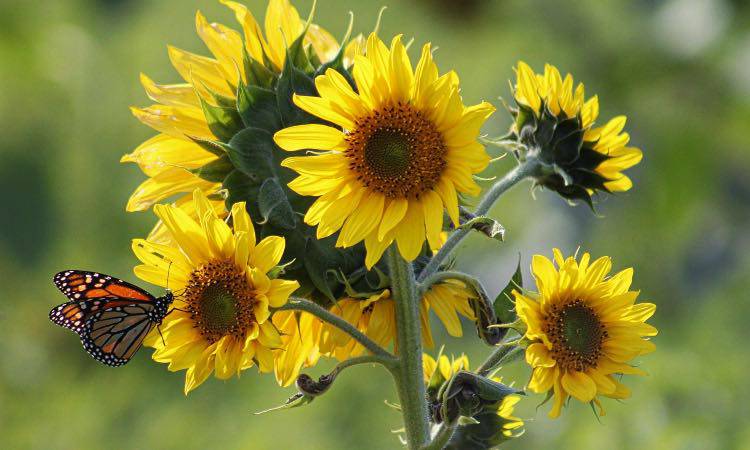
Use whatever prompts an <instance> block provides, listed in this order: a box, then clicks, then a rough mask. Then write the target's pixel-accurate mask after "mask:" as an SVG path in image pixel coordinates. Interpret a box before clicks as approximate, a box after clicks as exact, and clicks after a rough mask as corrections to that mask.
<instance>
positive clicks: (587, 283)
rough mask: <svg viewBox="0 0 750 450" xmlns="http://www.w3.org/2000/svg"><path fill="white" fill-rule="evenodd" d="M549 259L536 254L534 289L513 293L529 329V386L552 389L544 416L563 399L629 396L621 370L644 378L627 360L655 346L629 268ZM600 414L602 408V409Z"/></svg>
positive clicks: (649, 307)
mask: <svg viewBox="0 0 750 450" xmlns="http://www.w3.org/2000/svg"><path fill="white" fill-rule="evenodd" d="M554 255H555V258H554V259H555V262H556V263H557V268H555V266H554V265H553V263H552V262H551V261H550V260H549V259H547V258H546V257H544V256H541V255H535V256H534V258H533V260H532V272H533V274H534V278H535V279H536V283H537V287H538V289H539V293H536V294H535V293H520V292H518V291H514V292H513V295H514V297H515V300H516V312H517V313H518V317H519V319H520V320H522V321H523V322H524V323H525V325H526V327H527V329H526V334H525V338H526V339H527V340H528V347H527V348H526V362H527V363H528V364H529V365H530V366H531V367H532V369H533V372H532V377H531V381H530V382H529V389H531V390H532V391H534V392H550V393H551V397H553V398H554V403H553V407H552V410H551V412H550V417H557V416H559V414H560V410H561V408H562V406H563V405H564V404H565V402H566V401H567V399H568V398H569V397H573V398H576V399H578V400H580V401H582V402H585V403H589V402H593V403H595V404H596V405H598V406H599V407H600V410H601V404H600V402H599V399H598V398H597V397H598V396H605V397H611V398H617V399H622V398H627V397H629V396H630V391H629V390H628V389H627V388H626V387H625V385H623V384H622V383H621V382H620V376H619V375H621V374H636V375H643V374H644V372H643V371H642V370H641V369H638V368H636V367H633V366H631V365H630V364H629V362H630V361H631V360H632V359H633V358H635V357H637V356H639V355H642V354H645V353H649V352H651V351H653V350H654V349H655V346H654V344H653V342H651V341H650V340H649V337H651V336H655V335H656V333H657V331H656V328H654V327H653V326H651V325H648V324H646V323H645V322H646V320H647V319H648V318H649V317H651V316H652V315H653V314H654V311H655V309H656V306H655V305H654V304H652V303H638V304H636V303H635V300H636V298H637V297H638V292H637V291H631V290H630V284H631V281H632V278H633V271H632V269H626V270H623V271H622V272H619V273H617V274H616V275H614V276H612V277H609V275H608V274H609V272H610V270H611V268H612V262H611V261H610V259H609V258H608V257H601V258H599V259H597V260H596V261H593V262H592V261H591V257H590V255H589V254H588V253H584V254H583V256H582V257H581V260H580V261H576V259H575V258H573V257H568V258H565V257H563V255H562V253H561V252H560V251H559V250H557V249H555V250H554ZM602 414H603V412H602Z"/></svg>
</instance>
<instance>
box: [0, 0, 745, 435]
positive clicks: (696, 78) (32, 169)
mask: <svg viewBox="0 0 750 450" xmlns="http://www.w3.org/2000/svg"><path fill="white" fill-rule="evenodd" d="M386 3H387V5H388V6H389V10H388V11H387V12H386V14H385V17H384V21H383V28H382V29H383V34H384V35H386V36H389V35H392V34H394V33H404V34H406V35H407V36H413V37H414V38H415V39H416V41H415V42H417V43H421V42H424V41H427V40H430V41H432V42H433V43H434V44H435V45H436V46H438V47H439V50H438V52H437V61H438V64H439V66H440V67H441V69H443V70H447V69H448V68H455V69H456V70H457V71H458V73H459V75H460V76H461V81H462V86H463V92H464V96H465V100H466V101H467V103H475V102H477V101H479V100H482V99H486V100H489V101H492V102H494V103H495V104H496V105H498V106H500V105H501V103H500V102H499V101H498V97H499V96H504V97H505V98H508V97H509V92H508V79H509V78H511V77H512V76H513V71H512V66H513V65H514V64H515V62H516V61H517V60H518V59H521V58H522V59H524V60H526V61H527V62H529V63H531V64H532V66H533V67H534V68H536V69H538V70H541V68H542V66H543V64H544V63H545V62H550V63H553V64H556V65H558V67H560V69H561V70H562V71H570V72H572V73H573V74H574V76H575V77H576V80H579V79H580V80H582V81H584V82H585V84H586V88H587V92H588V93H590V94H593V93H597V94H599V96H600V102H601V105H602V116H603V118H609V117H612V116H614V115H617V114H626V115H627V116H628V117H629V123H628V128H627V129H628V131H630V133H631V135H632V142H633V143H634V145H637V146H639V147H641V148H642V149H643V150H644V154H645V158H644V161H643V163H642V164H641V165H639V166H638V167H637V168H635V170H632V171H631V172H629V173H630V174H632V177H633V178H634V181H635V188H634V189H633V190H631V191H629V192H627V193H626V194H621V195H617V196H613V197H610V198H607V199H605V201H604V202H602V203H600V212H601V216H602V217H599V218H597V217H595V216H593V215H592V214H591V213H590V212H589V211H588V209H587V208H586V207H585V206H579V207H576V208H570V207H568V206H567V205H566V204H565V203H564V202H563V201H562V200H560V199H559V198H557V197H555V196H554V195H552V194H551V193H549V192H537V193H536V199H534V198H532V196H531V195H530V192H529V186H530V185H529V184H524V185H522V186H519V187H517V188H516V189H515V190H513V191H512V192H511V194H509V195H507V196H506V197H504V198H503V199H502V200H501V201H500V203H498V205H497V207H496V210H495V212H496V216H497V217H498V218H500V220H501V221H502V222H503V223H504V224H505V225H506V227H507V228H508V235H507V238H508V240H507V242H506V243H504V244H497V245H494V244H491V245H490V244H488V243H487V242H486V241H484V240H482V239H481V238H474V239H473V240H472V241H471V242H470V243H469V244H468V245H467V246H466V247H465V248H463V249H462V252H461V254H460V256H459V265H460V266H461V267H462V268H463V269H465V270H472V271H475V272H477V273H478V274H480V275H481V277H482V278H483V279H484V280H485V281H486V282H487V284H488V286H489V289H490V290H491V292H493V293H494V292H497V291H498V290H499V289H500V288H501V286H502V285H503V284H504V283H505V282H506V280H507V278H508V277H509V275H510V274H511V272H512V271H513V268H514V265H515V261H516V258H517V254H518V252H521V253H522V255H523V261H524V265H525V266H528V262H529V259H530V257H531V255H532V254H533V253H535V252H536V253H539V252H541V253H544V254H548V255H549V254H550V253H551V248H552V247H553V246H559V247H561V248H562V249H563V250H564V251H566V252H567V253H570V252H573V251H575V249H576V248H577V247H578V246H579V245H580V246H582V247H583V248H584V249H588V250H590V251H592V252H593V253H594V255H603V254H606V255H610V256H612V257H613V258H614V261H615V266H616V268H618V269H622V268H625V267H629V266H634V267H635V268H636V277H635V286H636V288H639V289H641V290H642V294H641V298H642V299H643V300H651V301H654V302H655V303H657V304H658V308H659V309H658V311H657V314H656V316H655V317H654V318H653V319H652V322H653V323H654V324H655V325H656V326H657V327H658V328H659V330H660V334H659V336H658V337H657V338H656V343H657V346H658V351H657V352H656V353H654V354H651V355H648V356H646V357H643V358H641V359H640V360H639V364H640V365H641V366H642V367H643V368H645V369H646V370H647V371H648V372H649V373H650V376H649V377H647V378H642V379H639V378H636V377H630V378H629V379H628V380H627V381H626V383H627V384H628V385H629V386H630V387H632V389H633V397H632V398H631V399H629V400H627V401H624V402H622V403H617V402H615V401H605V407H606V408H607V411H608V415H607V416H606V417H604V418H603V419H602V420H601V423H599V422H598V421H597V420H596V418H595V417H594V416H593V414H592V413H591V411H590V409H589V408H588V406H586V405H580V404H577V403H573V404H572V406H571V407H570V408H569V409H568V410H566V411H565V412H564V414H563V416H562V418H561V419H559V420H556V421H550V420H549V419H547V417H546V412H547V410H548V407H547V406H545V407H543V408H541V409H540V410H539V411H537V410H536V406H537V404H538V403H539V402H540V401H541V400H542V397H541V396H530V397H528V398H527V399H525V400H524V401H523V402H522V403H521V404H520V406H519V408H518V409H517V412H518V415H519V416H520V417H522V418H524V419H526V420H527V422H528V423H527V432H526V435H525V436H523V437H522V438H521V439H519V440H517V441H515V442H513V443H511V444H509V445H507V448H515V449H522V448H544V449H547V448H563V449H601V448H608V449H635V448H657V449H701V450H703V449H747V448H750V427H748V426H747V425H748V423H747V418H748V417H750V406H749V405H750V383H748V382H747V371H748V369H750V351H748V350H747V349H746V348H745V345H747V341H748V338H750V332H749V331H748V325H747V324H748V317H750V303H749V302H748V292H749V291H750V279H749V278H748V274H749V273H750V271H749V269H750V257H748V254H750V237H749V236H750V235H749V234H748V227H749V225H750V220H749V219H750V176H749V175H748V174H750V151H749V148H750V136H749V133H748V128H749V126H750V27H748V23H750V5H748V3H747V2H744V1H740V0H737V1H727V0H670V1H665V2H661V1H656V0H650V1H649V0H637V1H626V0H622V1H614V0H586V1H577V2H557V1H552V0H549V1H536V0H532V1H527V0H513V1H501V0H496V1H489V0H486V1H483V0H461V1H456V0H412V1H407V0H390V1H387V2H386ZM249 4H250V6H251V8H252V9H253V11H255V12H256V15H257V16H259V17H262V16H263V11H264V10H265V2H262V1H260V0H252V1H250V2H249ZM310 4H311V1H309V0H301V1H298V2H296V5H297V6H298V7H299V9H300V11H301V12H302V15H303V16H305V15H306V14H307V11H309V7H310ZM380 6H381V2H379V1H377V2H376V1H369V0H368V1H362V0H359V1H356V2H354V1H344V0H320V1H319V8H318V9H319V11H318V13H317V19H316V21H317V22H318V23H320V24H322V25H323V26H325V27H326V28H328V29H329V30H331V31H332V32H334V34H335V35H337V36H341V35H342V34H343V32H344V30H345V28H346V24H347V12H348V11H349V10H352V11H353V12H354V13H355V18H356V22H355V29H356V30H357V31H363V32H367V31H368V30H370V29H372V26H373V25H374V22H375V17H376V14H377V11H378V9H379V7H380ZM196 9H200V10H202V11H203V12H204V13H205V14H206V15H207V16H208V17H209V19H210V20H214V21H220V22H223V23H226V24H232V25H233V26H234V20H233V17H232V16H231V15H230V13H229V12H228V11H227V10H226V9H225V8H223V7H222V6H221V5H219V4H218V2H214V1H209V0H206V1H195V2H193V1H178V0H159V1H155V0H108V1H107V0H99V1H96V0H56V1H52V2H29V1H25V0H2V2H0V129H2V133H1V134H0V192H2V198H3V201H2V212H1V213H0V236H1V237H0V274H2V287H1V288H0V330H1V333H2V339H0V353H1V354H2V357H0V447H3V448H9V449H15V448H24V449H25V448H30V449H37V448H38V449H97V448H119V449H126V448H127V449H130V448H132V449H144V448H154V449H157V448H158V449H173V448H174V449H185V448H196V449H199V448H226V449H234V448H253V449H272V448H283V449H286V448H290V449H295V448H305V449H347V448H363V449H385V448H397V447H398V444H397V440H396V437H395V435H394V434H392V433H391V432H390V431H391V430H395V429H397V428H399V427H400V426H401V425H400V416H399V414H398V413H397V412H395V411H393V410H391V409H390V408H389V407H388V406H386V404H385V403H384V400H389V401H391V402H395V401H397V400H396V398H395V391H394V388H393V386H392V383H391V380H390V378H389V376H388V375H387V374H386V372H385V371H383V370H381V369H379V368H367V367H358V368H355V369H352V370H351V372H347V373H345V374H344V375H343V376H341V377H340V379H339V381H337V383H336V385H335V386H334V388H333V389H332V390H331V391H330V393H328V394H326V395H325V396H324V397H323V398H321V399H320V400H319V401H316V402H315V403H314V404H312V405H310V406H308V407H306V408H301V409H295V410H292V411H287V412H281V413H275V414H269V415H263V416H255V415H253V414H252V412H253V411H258V410H261V409H265V408H267V407H270V406H274V405H276V404H279V403H280V402H282V401H283V400H284V399H285V398H286V397H287V396H289V395H291V394H292V390H291V389H286V390H283V389H280V388H278V387H277V386H275V383H274V382H273V380H272V377H270V376H263V377H261V376H258V375H257V374H256V373H255V372H254V370H248V371H246V372H245V373H244V375H243V376H242V378H241V379H239V380H231V381H229V382H221V381H218V380H215V379H210V380H209V381H208V382H206V383H205V384H204V385H203V386H201V387H200V388H199V389H198V390H197V391H195V392H194V393H192V394H191V395H190V396H189V397H187V398H186V397H185V396H184V395H183V393H182V383H183V373H182V372H180V373H179V374H173V373H170V372H168V371H167V370H166V367H165V366H164V365H161V364H155V363H153V362H151V360H150V358H149V351H147V350H146V351H142V352H140V354H139V355H138V356H137V357H136V358H135V360H134V361H133V362H132V363H131V364H129V365H128V366H127V367H125V368H121V369H117V370H115V369H110V368H107V367H104V366H102V365H100V364H98V363H96V362H95V361H94V360H92V359H91V358H89V357H88V356H87V355H86V354H85V353H84V352H83V351H82V350H81V349H80V345H79V343H78V339H77V338H76V337H75V336H74V335H73V334H71V333H69V332H67V331H65V330H63V329H60V328H58V327H55V326H53V325H52V324H51V323H50V322H49V321H48V320H47V312H48V311H49V309H50V308H51V307H52V306H54V305H56V304H58V303H62V301H63V300H64V297H63V296H62V295H60V293H59V292H57V290H56V289H55V288H54V286H53V285H52V283H51V281H50V280H51V276H52V274H53V273H55V272H57V271H58V270H62V269H65V268H89V269H96V270H99V271H105V272H108V273H111V274H114V275H117V276H121V277H124V278H126V279H129V280H134V276H133V275H132V266H133V265H134V263H135V258H134V257H133V256H132V254H131V252H130V250H129V241H130V239H131V238H133V237H141V236H144V235H145V234H146V233H147V232H148V230H149V228H150V227H151V225H152V224H153V222H154V217H153V216H152V215H151V213H138V214H126V213H125V211H124V205H125V202H126V200H127V198H128V196H129V194H130V192H131V191H132V190H133V189H134V188H135V187H136V185H137V184H138V183H140V181H142V180H143V176H142V175H141V174H140V173H139V172H138V170H137V168H136V167H134V166H132V165H128V166H123V165H120V164H119V163H118V161H119V158H120V157H121V155H122V154H124V153H126V152H129V151H130V150H131V149H132V148H134V147H135V146H136V145H138V144H139V143H140V142H142V141H143V140H145V139H146V138H148V137H150V136H152V135H153V134H154V132H153V131H152V130H150V129H148V128H147V127H145V126H143V125H141V124H139V123H138V122H137V121H136V120H135V119H134V118H133V117H132V116H131V115H130V112H129V111H128V106H129V105H147V104H149V101H148V100H147V99H146V97H145V95H144V94H143V92H142V89H141V87H140V85H139V83H138V74H139V72H140V71H143V72H146V73H147V74H148V75H150V76H151V77H153V78H154V79H156V80H157V81H161V82H177V81H178V77H177V74H176V73H175V72H174V71H173V70H172V69H171V67H170V66H169V61H168V58H167V54H166V45H167V44H168V43H169V44H174V45H176V46H178V47H181V48H185V49H188V50H192V51H196V52H199V53H204V54H205V53H207V51H206V50H205V49H204V48H203V46H202V44H201V42H200V40H199V39H198V37H197V36H196V35H195V33H194V25H193V24H194V14H195V10H196ZM420 46H421V44H420V45H418V46H417V48H418V47H420ZM412 53H414V49H412ZM509 123H510V121H509V118H508V115H507V114H505V113H504V111H502V109H501V110H500V111H498V113H497V114H496V115H495V116H494V117H493V118H492V119H491V121H490V123H489V124H488V126H487V128H486V130H485V131H486V132H487V133H490V134H492V135H499V134H502V133H503V132H504V130H506V129H507V127H508V125H509ZM511 164H512V162H511V161H510V158H509V159H508V160H506V161H502V162H500V163H498V164H497V165H496V166H495V168H494V169H492V170H493V171H494V172H496V173H495V174H497V175H500V174H502V173H503V172H504V171H506V170H508V168H509V167H511ZM527 279H528V274H527ZM155 292H158V290H155ZM465 329H466V337H465V338H463V339H452V338H448V337H446V336H445V334H444V332H442V331H441V328H440V326H439V325H437V324H436V325H435V334H436V340H438V339H437V338H439V337H440V336H441V335H442V336H443V339H442V340H443V341H444V342H445V343H446V346H447V347H446V351H447V352H448V353H459V352H462V351H464V352H466V353H468V354H469V355H470V357H471V359H472V361H473V362H474V363H479V362H480V360H481V359H482V358H483V356H484V355H485V354H487V352H488V349H487V348H485V347H483V346H482V345H481V344H480V343H479V342H478V340H477V339H476V338H475V336H474V332H473V331H472V329H471V327H470V326H467V327H465ZM326 367H328V366H327V365H325V364H324V365H322V367H318V368H316V369H315V370H314V371H313V373H316V374H317V373H320V372H322V370H323V369H324V368H326ZM503 374H504V376H505V378H506V380H517V383H518V384H520V385H523V384H524V383H525V382H526V380H527V377H528V371H527V370H526V369H525V368H524V367H523V366H522V365H521V364H518V365H516V366H511V367H509V368H507V370H504V372H503Z"/></svg>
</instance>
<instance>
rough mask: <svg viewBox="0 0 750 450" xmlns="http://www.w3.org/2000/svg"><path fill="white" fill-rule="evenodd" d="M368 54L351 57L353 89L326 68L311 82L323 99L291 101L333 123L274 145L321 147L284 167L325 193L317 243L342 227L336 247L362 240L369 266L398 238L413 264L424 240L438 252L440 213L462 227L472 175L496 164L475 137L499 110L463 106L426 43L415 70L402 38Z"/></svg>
mask: <svg viewBox="0 0 750 450" xmlns="http://www.w3.org/2000/svg"><path fill="white" fill-rule="evenodd" d="M365 51H366V55H357V56H356V57H355V59H354V67H353V78H354V80H355V82H356V88H355V89H353V88H352V87H351V86H350V85H349V83H348V82H347V81H346V78H344V76H343V75H341V74H340V73H339V72H337V71H335V70H328V71H326V73H325V74H324V75H321V76H319V77H317V78H316V79H315V86H316V87H317V91H318V93H319V94H320V97H314V96H299V95H295V96H294V103H295V104H296V105H297V106H298V107H300V108H301V109H303V110H305V111H307V112H309V113H310V114H312V115H315V116H317V117H319V118H321V119H324V120H326V121H328V122H330V123H331V124H332V125H319V124H306V125H297V126H292V127H289V128H285V129H283V130H281V131H279V132H277V133H276V134H275V136H274V139H275V141H276V143H277V144H278V145H279V146H280V147H281V148H283V149H284V150H287V151H297V150H302V149H314V150H322V151H324V153H322V154H317V155H314V156H295V157H290V158H287V159H285V160H284V161H283V162H282V165H283V166H285V167H289V168H291V169H293V170H294V171H296V172H298V173H299V177H297V178H296V179H295V180H293V181H292V182H291V183H289V187H290V188H291V189H292V190H294V191H296V192H297V193H299V194H300V195H308V196H317V197H319V198H318V199H317V200H316V201H315V203H314V204H313V205H312V206H311V207H310V209H309V210H308V211H307V214H306V215H305V222H306V223H308V224H310V225H317V226H318V228H317V235H318V238H323V237H326V236H330V235H332V234H334V233H336V232H337V231H339V230H340V234H339V236H338V240H337V243H336V244H337V246H339V247H349V246H352V245H355V244H357V243H358V242H361V241H364V242H365V246H366V248H367V257H366V266H367V267H368V268H371V267H372V266H373V265H374V264H375V263H376V262H377V261H378V260H379V259H380V257H381V256H382V254H383V252H384V251H385V249H386V248H387V247H388V246H389V245H390V244H391V243H392V242H393V241H394V240H395V241H396V243H397V245H398V248H399V250H400V252H401V254H402V255H403V256H404V258H406V259H407V260H410V261H411V260H414V259H415V258H416V257H417V255H419V253H420V251H421V250H422V247H423V244H424V242H425V239H427V240H428V242H429V243H430V245H431V247H432V248H434V247H436V246H438V242H439V239H440V232H441V231H442V228H443V211H444V210H447V212H448V215H449V217H450V218H451V220H452V221H453V224H454V225H456V226H458V193H459V192H460V193H463V194H468V195H477V194H478V193H479V192H480V187H479V186H478V185H477V184H476V182H475V181H474V179H473V175H474V174H476V173H479V172H481V171H482V170H484V169H485V168H486V167H487V165H488V164H489V161H490V158H489V156H488V155H487V153H486V152H485V150H484V147H483V146H482V145H481V144H479V143H478V142H477V136H478V134H479V129H480V128H481V126H482V124H483V123H484V122H485V120H486V119H487V118H488V117H489V116H490V115H491V114H492V113H493V112H494V110H495V109H494V107H492V105H490V104H489V103H481V104H478V105H475V106H470V107H466V106H464V105H463V102H462V100H461V95H460V91H459V84H458V76H457V75H456V74H455V72H449V73H447V74H445V75H443V76H438V70H437V67H436V66H435V64H434V62H433V60H432V52H431V49H430V44H427V45H425V46H424V48H423V49H422V56H421V59H420V60H419V63H418V64H417V67H416V70H412V65H411V62H410V61H409V57H408V55H407V53H406V48H405V47H404V45H403V43H402V42H401V36H397V37H395V38H394V39H393V41H392V43H391V46H390V48H388V47H386V45H385V44H384V43H383V42H382V41H381V40H380V39H379V38H378V37H377V35H376V34H375V33H372V34H371V35H370V36H369V38H368V39H367V45H366V50H365Z"/></svg>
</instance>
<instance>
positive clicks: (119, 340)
mask: <svg viewBox="0 0 750 450" xmlns="http://www.w3.org/2000/svg"><path fill="white" fill-rule="evenodd" d="M153 310H154V304H153V303H149V302H136V303H129V304H124V305H116V306H113V307H107V308H106V309H103V310H101V311H99V312H98V313H96V314H95V315H94V317H93V318H92V319H91V320H89V321H88V322H87V323H86V325H85V326H84V327H83V330H82V332H81V333H80V336H81V343H83V348H84V349H85V350H86V351H87V352H88V354H89V355H91V356H93V357H94V359H96V360H97V361H99V362H102V363H104V364H106V365H108V366H113V367H116V366H121V365H123V364H125V363H127V362H128V361H130V358H132V357H133V355H134V354H135V352H136V351H138V349H139V348H141V344H142V343H143V339H145V338H146V335H148V332H149V331H151V328H152V327H153V326H154V325H155V322H153V321H152V320H151V319H150V316H149V313H150V312H152V311H153Z"/></svg>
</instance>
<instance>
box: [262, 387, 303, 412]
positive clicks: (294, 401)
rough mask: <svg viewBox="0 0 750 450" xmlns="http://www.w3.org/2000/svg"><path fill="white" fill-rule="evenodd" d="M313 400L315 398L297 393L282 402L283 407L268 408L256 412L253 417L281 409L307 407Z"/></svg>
mask: <svg viewBox="0 0 750 450" xmlns="http://www.w3.org/2000/svg"><path fill="white" fill-rule="evenodd" d="M313 400H315V397H313V396H310V395H305V394H303V393H301V392H298V393H296V394H294V395H292V396H291V397H289V398H288V399H287V401H286V402H284V404H283V405H280V406H276V407H274V408H268V409H266V410H263V411H258V412H256V413H255V415H261V414H266V413H270V412H273V411H281V410H282V409H292V408H298V407H300V406H305V405H307V404H308V403H310V402H312V401H313Z"/></svg>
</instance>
